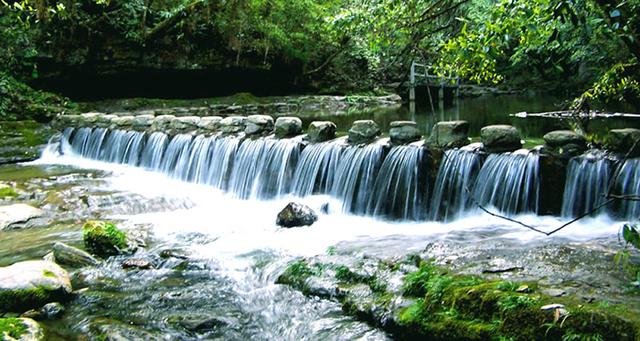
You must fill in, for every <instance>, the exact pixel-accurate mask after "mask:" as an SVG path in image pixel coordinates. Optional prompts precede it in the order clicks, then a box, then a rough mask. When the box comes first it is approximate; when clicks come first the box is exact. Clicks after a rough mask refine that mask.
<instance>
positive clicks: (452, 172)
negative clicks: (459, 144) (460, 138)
mask: <svg viewBox="0 0 640 341" xmlns="http://www.w3.org/2000/svg"><path fill="white" fill-rule="evenodd" d="M481 167H482V158H481V157H480V155H479V154H477V153H476V152H475V151H474V150H473V149H472V148H463V149H452V150H447V151H446V152H445V154H444V156H443V161H442V164H441V165H440V169H439V170H438V176H437V178H436V182H435V188H434V190H433V198H432V201H431V210H430V212H429V218H430V219H431V220H443V221H451V220H454V219H456V218H457V217H458V216H459V215H460V214H462V213H464V212H465V211H467V210H468V209H470V208H471V205H472V200H471V194H472V192H471V191H472V190H473V185H474V184H475V181H476V177H477V176H478V173H479V172H480V168H481Z"/></svg>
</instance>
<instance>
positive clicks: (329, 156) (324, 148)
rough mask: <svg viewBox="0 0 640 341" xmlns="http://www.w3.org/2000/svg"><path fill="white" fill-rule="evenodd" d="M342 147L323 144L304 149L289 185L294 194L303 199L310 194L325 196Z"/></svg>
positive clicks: (330, 184) (338, 144)
mask: <svg viewBox="0 0 640 341" xmlns="http://www.w3.org/2000/svg"><path fill="white" fill-rule="evenodd" d="M343 149H344V145H343V144H341V143H336V142H323V143H318V144H313V145H311V146H308V147H306V148H305V149H304V150H303V151H302V154H301V155H300V161H299V162H298V167H296V172H295V175H294V177H293V178H294V180H293V184H292V185H291V188H292V191H293V193H294V194H296V195H298V196H300V197H305V196H308V195H312V194H326V193H328V192H329V190H330V188H331V187H332V186H333V182H334V178H335V174H336V172H335V170H336V169H337V168H338V162H339V160H340V155H341V154H342V151H343Z"/></svg>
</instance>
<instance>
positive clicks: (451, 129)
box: [427, 121, 469, 149]
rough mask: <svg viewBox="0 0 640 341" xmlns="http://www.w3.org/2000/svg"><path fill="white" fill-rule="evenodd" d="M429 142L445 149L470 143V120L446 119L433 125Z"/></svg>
mask: <svg viewBox="0 0 640 341" xmlns="http://www.w3.org/2000/svg"><path fill="white" fill-rule="evenodd" d="M427 142H428V143H429V144H431V145H433V146H435V147H438V148H443V149H450V148H459V147H463V146H466V145H467V144H469V122H467V121H444V122H438V123H436V124H434V125H433V128H432V129H431V136H429V140H428V141H427Z"/></svg>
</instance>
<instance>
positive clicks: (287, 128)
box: [276, 117, 302, 138]
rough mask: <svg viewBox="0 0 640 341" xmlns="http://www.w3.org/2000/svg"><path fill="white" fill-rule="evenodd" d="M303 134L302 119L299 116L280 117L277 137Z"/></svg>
mask: <svg viewBox="0 0 640 341" xmlns="http://www.w3.org/2000/svg"><path fill="white" fill-rule="evenodd" d="M300 134H302V120H300V118H298V117H278V119H276V137H278V138H285V137H292V136H296V135H300Z"/></svg>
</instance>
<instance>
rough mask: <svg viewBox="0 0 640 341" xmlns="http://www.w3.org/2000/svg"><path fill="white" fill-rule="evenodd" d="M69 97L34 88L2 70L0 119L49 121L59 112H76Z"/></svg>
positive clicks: (0, 73) (0, 72)
mask: <svg viewBox="0 0 640 341" xmlns="http://www.w3.org/2000/svg"><path fill="white" fill-rule="evenodd" d="M76 111H77V106H76V105H75V104H73V103H72V102H71V101H70V100H69V99H67V98H64V97H60V96H58V95H55V94H52V93H49V92H45V91H38V90H34V89H32V88H31V87H29V86H28V85H26V84H24V83H21V82H19V81H17V80H16V79H15V78H13V77H11V76H9V75H8V74H6V73H4V72H2V71H0V121H14V120H35V121H38V122H49V121H51V119H53V117H55V115H56V114H58V113H63V112H66V113H75V112H76Z"/></svg>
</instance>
